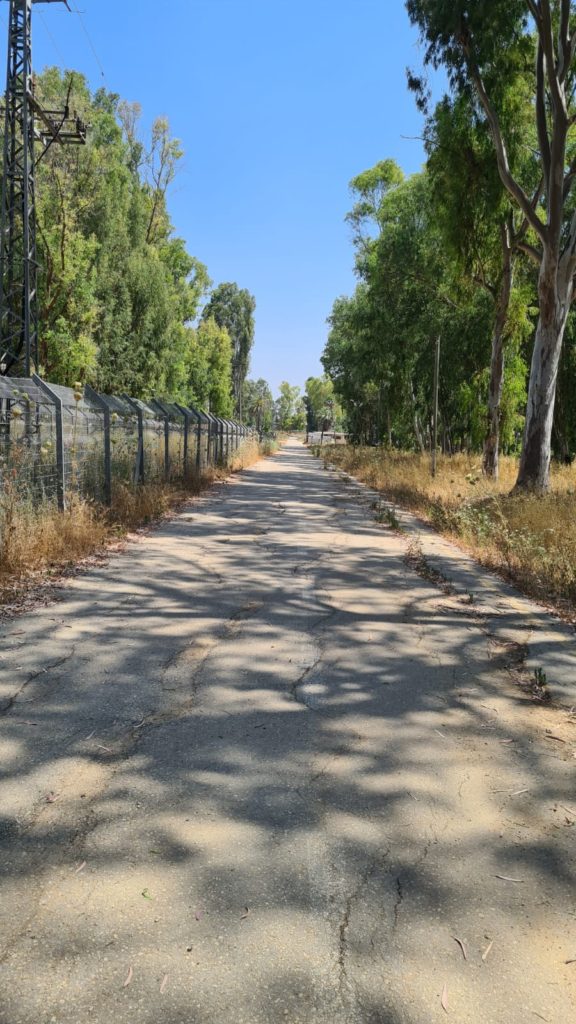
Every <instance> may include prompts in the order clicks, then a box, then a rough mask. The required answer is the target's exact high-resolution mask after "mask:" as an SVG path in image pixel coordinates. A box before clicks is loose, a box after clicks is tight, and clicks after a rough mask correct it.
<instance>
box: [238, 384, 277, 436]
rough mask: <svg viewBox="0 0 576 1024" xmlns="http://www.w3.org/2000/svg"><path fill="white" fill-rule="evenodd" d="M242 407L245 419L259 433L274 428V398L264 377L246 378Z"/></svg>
mask: <svg viewBox="0 0 576 1024" xmlns="http://www.w3.org/2000/svg"><path fill="white" fill-rule="evenodd" d="M242 407H243V412H244V420H245V422H246V423H247V424H248V426H250V427H255V428H256V430H257V431H258V432H259V433H268V432H269V431H270V430H272V420H273V416H274V398H273V396H272V392H271V390H270V386H269V384H268V382H267V381H265V380H264V379H263V378H262V377H260V378H259V379H258V380H245V381H244V384H243V387H242Z"/></svg>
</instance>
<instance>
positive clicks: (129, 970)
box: [122, 966, 134, 988]
mask: <svg viewBox="0 0 576 1024" xmlns="http://www.w3.org/2000/svg"><path fill="white" fill-rule="evenodd" d="M133 974H134V971H133V970H132V966H130V967H129V968H128V974H127V975H126V981H125V982H124V984H123V985H122V988H128V985H129V984H130V982H131V981H132V975H133Z"/></svg>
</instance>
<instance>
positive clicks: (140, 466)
mask: <svg viewBox="0 0 576 1024" xmlns="http://www.w3.org/2000/svg"><path fill="white" fill-rule="evenodd" d="M122 397H123V398H124V399H125V400H126V401H127V402H128V405H129V406H130V408H131V409H134V412H135V413H136V415H137V417H138V453H137V455H136V465H135V467H134V483H135V484H143V483H144V473H145V465H144V414H143V412H142V409H141V408H140V406H139V405H138V402H136V401H134V399H133V398H130V395H122Z"/></svg>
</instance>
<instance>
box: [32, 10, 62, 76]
mask: <svg viewBox="0 0 576 1024" xmlns="http://www.w3.org/2000/svg"><path fill="white" fill-rule="evenodd" d="M38 14H39V16H40V21H41V22H42V25H43V27H44V31H45V33H46V35H47V36H48V38H49V40H50V42H51V43H52V46H53V48H54V53H55V54H56V56H57V57H58V60H59V61H60V63H61V65H62V68H63V69H64V68H65V67H66V58H65V57H64V55H63V53H62V50H61V49H60V47H59V46H58V43H57V42H56V39H55V37H54V35H53V33H52V32H51V30H50V28H49V26H48V24H47V22H46V19H45V17H44V15H43V14H42V11H38Z"/></svg>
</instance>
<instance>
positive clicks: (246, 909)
mask: <svg viewBox="0 0 576 1024" xmlns="http://www.w3.org/2000/svg"><path fill="white" fill-rule="evenodd" d="M249 913H250V907H244V913H243V914H240V920H241V921H244V920H245V919H246V918H247V917H248V914H249Z"/></svg>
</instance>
